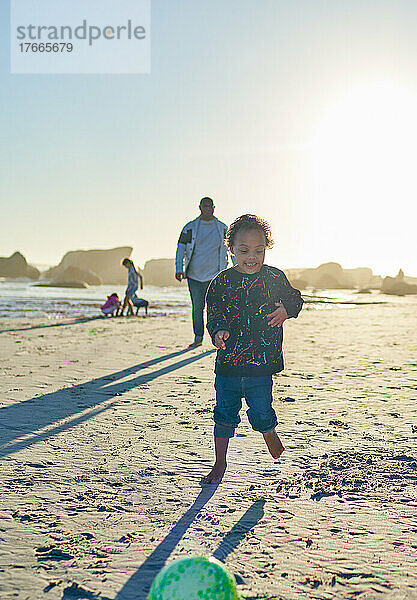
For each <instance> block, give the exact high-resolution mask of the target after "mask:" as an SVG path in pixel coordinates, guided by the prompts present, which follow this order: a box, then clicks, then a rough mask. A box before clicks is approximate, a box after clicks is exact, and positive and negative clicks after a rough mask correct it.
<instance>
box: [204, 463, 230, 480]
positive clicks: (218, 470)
mask: <svg viewBox="0 0 417 600" xmlns="http://www.w3.org/2000/svg"><path fill="white" fill-rule="evenodd" d="M226 466H227V465H226V463H224V464H217V463H215V465H214V467H213V468H212V470H211V471H210V473H209V474H208V475H205V476H204V477H202V478H201V483H220V482H221V480H222V479H223V475H224V472H225V471H226Z"/></svg>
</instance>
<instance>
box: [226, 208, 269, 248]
mask: <svg viewBox="0 0 417 600" xmlns="http://www.w3.org/2000/svg"><path fill="white" fill-rule="evenodd" d="M250 229H259V231H262V232H263V233H264V235H265V242H266V247H267V248H272V246H273V245H274V240H273V239H272V233H271V227H270V225H269V223H268V222H267V221H265V220H264V219H261V217H258V216H257V215H242V216H240V217H238V218H237V219H235V220H234V221H233V223H232V224H231V225H230V227H229V229H228V230H227V233H226V239H225V244H226V247H227V249H228V250H230V251H232V247H233V246H234V245H235V240H236V235H237V233H238V232H239V231H242V230H244V231H249V230H250Z"/></svg>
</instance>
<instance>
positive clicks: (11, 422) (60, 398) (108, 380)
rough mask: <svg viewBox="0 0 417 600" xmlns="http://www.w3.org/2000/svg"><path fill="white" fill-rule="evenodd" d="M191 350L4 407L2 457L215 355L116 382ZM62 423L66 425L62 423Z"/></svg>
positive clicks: (0, 436) (192, 358) (0, 424)
mask: <svg viewBox="0 0 417 600" xmlns="http://www.w3.org/2000/svg"><path fill="white" fill-rule="evenodd" d="M188 351H189V350H188V349H185V350H180V351H178V352H172V353H170V354H166V355H164V356H159V357H157V358H154V359H152V360H148V361H146V362H143V363H140V364H138V365H135V366H133V367H130V368H128V369H123V370H122V371H117V372H115V373H111V374H109V375H106V376H104V377H99V378H97V379H92V380H91V381H86V382H84V383H81V384H78V385H74V386H71V387H67V388H62V389H61V390H58V391H56V392H51V393H50V394H43V395H42V396H35V397H34V398H31V399H29V400H24V401H22V402H18V403H16V404H12V405H11V406H6V407H4V408H2V409H1V410H0V444H1V445H0V458H1V457H4V456H7V455H9V454H13V453H14V452H17V451H18V450H21V449H22V448H27V447H28V446H30V445H32V444H34V443H36V442H39V441H41V440H45V439H48V438H50V437H52V436H54V435H56V434H57V433H60V432H62V431H65V430H68V429H71V428H72V427H75V426H76V425H78V424H80V423H83V422H84V421H87V420H88V419H91V418H92V417H94V416H95V415H97V414H99V413H101V412H103V411H106V410H108V409H109V408H111V406H112V405H113V403H114V402H115V401H113V402H109V403H106V405H105V406H101V404H102V403H103V402H105V401H106V400H109V399H110V398H112V397H113V396H121V395H122V394H123V393H124V392H127V391H129V390H131V389H133V388H135V387H138V386H140V385H142V384H144V383H149V382H150V381H153V380H154V379H156V378H157V377H161V376H162V375H166V374H167V373H171V372H172V371H176V370H178V369H181V368H182V367H185V366H186V365H189V364H190V363H193V362H195V361H197V360H201V359H202V358H205V357H206V356H208V355H210V354H212V353H213V352H214V350H208V351H206V352H202V353H201V354H197V355H196V356H189V357H187V358H184V359H182V360H179V361H177V362H175V363H173V364H170V365H168V366H166V367H162V368H160V369H158V370H156V371H153V372H151V373H147V374H143V375H138V376H137V377H134V378H133V379H129V380H128V381H118V382H117V380H121V379H124V378H126V377H129V376H130V375H134V374H135V373H137V372H138V371H140V370H142V369H146V368H148V367H151V366H153V365H155V364H158V363H161V362H164V361H166V360H169V359H172V358H176V357H179V356H181V355H183V354H185V353H186V352H188ZM112 382H117V383H112ZM63 420H64V422H61V421H63ZM51 425H53V427H51ZM45 428H46V429H45ZM22 438H23V439H22Z"/></svg>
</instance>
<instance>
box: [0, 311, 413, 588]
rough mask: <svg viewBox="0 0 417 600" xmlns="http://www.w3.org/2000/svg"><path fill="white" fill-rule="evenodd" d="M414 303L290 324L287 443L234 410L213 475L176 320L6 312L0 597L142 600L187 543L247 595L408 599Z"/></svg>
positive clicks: (207, 371) (201, 399) (198, 388)
mask: <svg viewBox="0 0 417 600" xmlns="http://www.w3.org/2000/svg"><path fill="white" fill-rule="evenodd" d="M416 306H417V304H416V301H415V300H414V301H413V300H411V299H410V302H409V303H406V304H403V305H397V306H394V305H390V304H383V305H379V306H376V305H371V306H362V307H355V308H337V309H333V310H331V311H330V310H303V311H302V313H301V315H300V317H299V318H298V319H297V320H291V321H288V322H287V323H286V324H285V360H286V369H285V371H284V372H283V373H282V374H279V375H278V376H276V377H274V382H275V383H274V393H275V409H276V411H277V413H278V418H279V426H278V432H279V434H280V436H281V437H282V440H283V442H284V445H285V447H286V451H285V452H284V454H283V456H282V458H281V459H280V460H279V461H276V462H274V461H273V460H272V458H271V457H270V456H269V454H268V452H267V450H266V447H265V446H264V443H263V439H262V436H260V435H259V434H257V433H255V432H253V431H252V430H251V429H250V427H249V425H248V421H247V417H246V415H245V414H244V413H243V415H242V424H241V425H240V426H239V429H238V435H237V437H236V438H235V439H234V440H233V441H232V443H231V449H230V453H229V468H228V471H227V473H226V476H225V478H224V480H223V483H222V484H221V485H220V486H218V487H216V486H205V487H201V486H200V484H199V479H200V476H201V475H202V474H205V473H206V472H207V471H208V470H209V467H210V465H211V464H212V429H213V424H212V420H211V414H212V407H213V401H214V393H213V365H214V356H215V355H214V351H213V348H212V346H211V343H210V342H209V340H208V339H207V340H206V341H205V342H204V345H203V347H202V348H201V349H196V350H192V351H189V350H184V348H185V347H186V346H187V345H188V343H189V342H190V341H191V337H192V336H191V325H190V319H189V318H188V317H184V316H180V315H177V316H171V317H168V316H154V317H152V316H151V317H149V318H147V319H145V318H142V317H139V318H130V319H127V318H123V319H93V320H91V319H73V320H56V321H48V320H46V319H45V320H38V319H34V320H18V321H17V320H3V321H1V322H0V361H1V396H0V436H1V446H0V448H1V453H0V457H1V488H2V489H1V495H0V519H1V521H0V540H1V548H2V551H1V556H0V597H1V598H2V600H3V599H4V600H6V599H11V598H17V599H22V600H23V599H38V598H45V599H46V600H56V599H88V600H104V599H112V600H113V599H114V600H116V599H117V600H141V599H143V600H144V599H145V598H146V593H147V590H148V589H149V586H150V583H151V582H152V580H153V578H154V576H155V575H156V573H157V572H158V571H159V569H160V568H161V567H162V566H163V564H164V563H165V562H169V561H171V560H173V559H174V558H177V557H180V556H185V555H188V554H204V555H207V556H210V555H214V556H216V557H217V558H218V559H220V560H222V561H224V562H225V564H226V565H227V567H228V568H229V569H230V571H231V572H232V573H233V574H234V575H235V576H236V578H237V582H238V591H239V596H240V598H242V599H246V600H249V599H252V600H255V599H270V600H272V599H276V600H278V599H282V600H292V599H299V598H302V599H330V598H335V599H351V598H360V599H362V598H363V599H366V600H371V599H374V598H375V599H376V598H378V599H379V598H383V599H384V600H385V599H392V600H404V599H412V598H417V576H416V563H417V517H416V515H417V451H416V440H417V419H416V412H417V409H416V406H417V404H416V380H417V357H416V352H415V350H416V349H415V330H416V317H415V315H416Z"/></svg>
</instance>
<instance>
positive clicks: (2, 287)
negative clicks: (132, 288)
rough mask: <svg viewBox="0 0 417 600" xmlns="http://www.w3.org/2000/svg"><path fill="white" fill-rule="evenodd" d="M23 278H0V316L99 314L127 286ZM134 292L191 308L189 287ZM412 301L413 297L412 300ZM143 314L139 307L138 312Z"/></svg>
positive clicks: (346, 293)
mask: <svg viewBox="0 0 417 600" xmlns="http://www.w3.org/2000/svg"><path fill="white" fill-rule="evenodd" d="M34 283H35V282H33V281H29V280H25V279H4V278H3V279H2V278H0V318H2V319H4V318H6V319H7V318H14V319H16V318H35V317H42V318H45V317H46V318H49V319H57V318H63V317H94V316H98V315H100V314H101V312H100V306H101V305H102V304H103V303H104V302H105V300H106V298H107V296H108V295H109V294H111V293H112V292H117V293H118V294H119V297H120V298H123V296H124V291H125V289H126V286H124V285H123V286H117V285H116V286H113V285H112V286H110V285H99V286H91V287H89V288H86V289H77V288H53V287H37V286H36V285H34ZM137 295H138V296H139V297H141V298H145V299H146V300H148V301H149V314H153V315H162V314H186V315H189V313H190V309H191V302H190V296H189V293H188V287H187V285H186V284H185V283H184V284H183V285H182V286H181V287H157V286H151V285H148V286H147V285H145V286H144V289H143V290H138V293H137ZM303 297H304V299H305V300H306V305H305V308H307V309H311V310H324V309H326V310H332V309H335V308H338V307H339V308H340V307H350V308H355V307H356V306H358V304H357V303H375V304H379V303H381V302H385V303H386V302H389V303H392V302H402V303H404V302H412V301H413V299H412V297H410V296H409V297H405V298H398V297H394V296H385V295H384V294H380V293H379V292H372V293H369V294H358V293H357V292H356V291H354V290H319V291H316V292H315V293H313V292H312V291H311V290H310V291H305V293H303ZM414 301H415V300H414ZM141 313H143V309H140V311H139V314H141Z"/></svg>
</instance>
